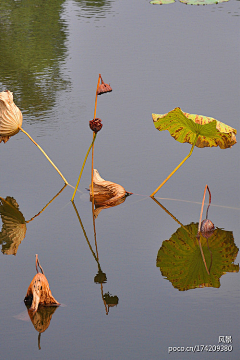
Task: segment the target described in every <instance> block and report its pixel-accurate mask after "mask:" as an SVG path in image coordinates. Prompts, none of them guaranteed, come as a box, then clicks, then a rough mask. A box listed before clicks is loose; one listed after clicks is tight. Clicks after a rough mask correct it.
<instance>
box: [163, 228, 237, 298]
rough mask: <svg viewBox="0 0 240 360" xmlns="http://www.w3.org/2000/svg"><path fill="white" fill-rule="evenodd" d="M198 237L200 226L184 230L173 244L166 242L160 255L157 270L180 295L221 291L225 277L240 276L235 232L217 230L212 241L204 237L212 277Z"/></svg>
mask: <svg viewBox="0 0 240 360" xmlns="http://www.w3.org/2000/svg"><path fill="white" fill-rule="evenodd" d="M197 233H198V223H191V224H189V225H185V226H181V227H180V228H178V229H177V231H176V232H175V233H174V234H173V235H172V236H171V238H170V239H169V240H165V241H163V243H162V246H161V248H160V249H159V251H158V255H157V267H159V268H160V271H161V274H162V275H163V276H164V277H165V278H166V279H168V280H169V281H170V282H171V283H172V285H173V287H175V288H176V289H178V290H180V291H185V290H189V289H195V288H203V287H215V288H219V287H220V280H219V279H220V277H221V276H222V275H224V274H226V273H227V272H239V264H237V265H236V264H234V261H235V259H236V257H237V254H238V251H239V249H238V247H237V246H236V245H235V243H234V238H233V233H232V232H231V231H225V230H223V229H219V228H216V229H215V230H214V231H213V232H212V234H211V236H210V237H209V238H208V239H207V238H205V237H203V236H202V235H201V236H200V241H201V245H202V250H203V253H204V256H205V259H206V264H207V267H208V269H209V274H208V273H207V271H206V269H205V266H204V263H203V259H202V255H201V251H200V248H199V245H198V241H197V240H196V236H197Z"/></svg>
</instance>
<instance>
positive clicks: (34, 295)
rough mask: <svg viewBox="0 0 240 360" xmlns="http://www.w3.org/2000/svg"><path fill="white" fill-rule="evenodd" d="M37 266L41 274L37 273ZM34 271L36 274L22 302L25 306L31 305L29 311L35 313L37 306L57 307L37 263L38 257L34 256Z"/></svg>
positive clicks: (56, 302)
mask: <svg viewBox="0 0 240 360" xmlns="http://www.w3.org/2000/svg"><path fill="white" fill-rule="evenodd" d="M38 266H39V268H40V270H41V272H42V273H39V272H38ZM36 270H37V274H36V275H35V276H34V278H33V279H32V281H31V283H30V285H29V287H28V290H27V293H26V296H25V298H24V302H25V304H26V305H31V307H30V308H29V311H32V312H34V313H35V312H36V311H37V310H38V307H39V306H41V305H42V306H59V305H60V303H59V302H58V301H57V300H56V299H55V298H54V297H53V296H52V292H51V290H50V287H49V283H48V281H47V278H46V276H45V275H44V272H43V269H42V267H41V265H40V263H39V260H38V255H37V254H36Z"/></svg>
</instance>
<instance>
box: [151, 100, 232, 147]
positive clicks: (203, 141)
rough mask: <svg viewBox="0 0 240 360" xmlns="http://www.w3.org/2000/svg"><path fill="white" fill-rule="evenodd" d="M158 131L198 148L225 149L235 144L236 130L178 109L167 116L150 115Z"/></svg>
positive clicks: (205, 117)
mask: <svg viewBox="0 0 240 360" xmlns="http://www.w3.org/2000/svg"><path fill="white" fill-rule="evenodd" d="M152 118H153V122H154V125H155V127H156V129H158V130H159V131H163V130H168V131H169V132H170V134H171V136H172V137H173V138H174V139H175V140H177V141H179V142H181V143H185V142H188V143H190V144H194V142H195V139H196V136H198V138H197V142H196V146H197V147H199V148H203V147H212V146H219V147H220V148H221V149H226V148H229V147H231V146H232V145H234V144H236V142H237V141H236V136H235V135H236V134H237V130H235V129H234V128H232V127H231V126H228V125H226V124H224V123H221V122H220V121H218V120H216V119H214V118H211V117H207V116H202V115H196V114H189V113H186V112H183V111H182V110H181V109H180V108H179V107H177V108H175V109H174V110H172V111H169V112H168V113H167V114H152Z"/></svg>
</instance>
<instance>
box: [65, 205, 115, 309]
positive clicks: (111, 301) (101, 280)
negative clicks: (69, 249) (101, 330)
mask: <svg viewBox="0 0 240 360" xmlns="http://www.w3.org/2000/svg"><path fill="white" fill-rule="evenodd" d="M72 204H73V207H74V210H75V212H76V214H77V217H78V220H79V223H80V225H81V228H82V231H83V234H84V237H85V239H86V241H87V244H88V246H89V249H90V251H91V253H92V255H93V257H94V259H95V261H96V262H97V265H98V273H97V274H96V275H95V277H94V282H95V283H96V284H100V286H101V297H102V300H103V304H104V307H105V311H106V315H108V313H109V308H110V307H114V306H117V304H118V297H117V296H116V295H115V296H112V295H111V294H110V293H109V292H108V293H105V294H104V293H103V284H105V283H106V282H107V275H106V274H105V273H104V272H103V271H102V269H101V265H100V263H99V256H98V249H97V239H96V229H95V217H94V214H93V227H94V238H95V248H96V253H95V252H94V251H93V248H92V246H91V244H90V242H89V240H88V237H87V233H86V231H85V229H84V226H83V223H82V220H81V218H80V215H79V213H78V210H77V208H76V205H75V203H74V201H72Z"/></svg>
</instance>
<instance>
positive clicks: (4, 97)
mask: <svg viewBox="0 0 240 360" xmlns="http://www.w3.org/2000/svg"><path fill="white" fill-rule="evenodd" d="M19 130H21V131H22V132H23V133H24V134H26V135H27V136H28V137H29V139H30V140H31V141H32V142H33V143H34V144H35V145H36V146H37V147H38V148H39V150H41V152H42V153H43V154H44V156H45V157H46V158H47V159H48V161H49V162H50V164H51V165H52V166H53V167H54V169H55V170H56V171H57V172H58V174H59V175H60V176H61V178H62V179H63V181H64V182H65V184H68V182H67V180H66V179H65V177H64V176H63V175H62V173H61V172H60V171H59V169H58V168H57V167H56V165H55V164H54V163H53V162H52V160H51V159H50V158H49V157H48V155H47V154H46V153H45V151H44V150H43V149H42V148H41V147H40V146H39V145H38V144H37V143H36V141H34V140H33V138H32V137H31V136H30V135H29V134H28V133H27V132H26V131H25V130H23V128H22V113H21V110H20V109H19V108H18V107H17V105H15V104H14V101H13V94H12V92H11V91H9V90H6V91H2V92H1V93H0V143H1V142H2V141H3V142H4V143H6V142H7V141H8V140H9V138H10V137H11V136H13V135H16V134H17V133H18V132H19Z"/></svg>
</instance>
